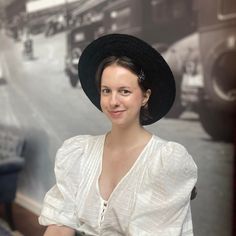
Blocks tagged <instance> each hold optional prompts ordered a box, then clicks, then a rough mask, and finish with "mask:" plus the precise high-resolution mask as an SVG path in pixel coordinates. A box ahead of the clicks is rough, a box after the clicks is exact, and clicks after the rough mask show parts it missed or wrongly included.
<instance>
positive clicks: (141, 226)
mask: <svg viewBox="0 0 236 236" xmlns="http://www.w3.org/2000/svg"><path fill="white" fill-rule="evenodd" d="M104 141H105V135H100V136H90V135H81V136H76V137H73V138H71V139H68V140H66V141H65V142H64V144H63V145H62V147H61V148H60V149H59V150H58V152H57V156H56V164H55V175H56V181H57V183H56V185H55V186H54V187H53V188H52V189H50V190H49V191H48V193H47V194H46V196H45V199H44V204H43V208H42V212H41V215H40V217H39V222H40V224H42V225H50V224H58V225H66V226H69V227H72V228H74V229H76V230H77V231H79V232H84V233H85V234H86V235H102V236H116V235H129V236H150V235H153V236H154V235H155V236H156V235H157V236H190V235H191V236H192V235H193V230H192V218H191V210H190V195H191V191H192V189H193V187H194V185H195V183H196V180H197V167H196V165H195V163H194V161H193V159H192V157H191V156H190V155H189V154H188V152H187V151H186V149H185V148H184V147H183V146H182V145H180V144H178V143H175V142H168V141H165V140H163V139H161V138H159V137H157V136H155V135H153V136H152V138H151V139H150V141H149V142H148V144H147V145H146V146H145V148H144V149H143V151H142V153H141V154H140V155H139V157H138V159H137V160H136V162H135V163H134V165H133V166H132V168H131V169H130V170H129V172H128V173H127V174H126V175H125V176H124V177H123V178H122V180H121V181H120V182H119V184H118V185H117V187H116V188H115V189H114V191H113V192H112V194H111V196H110V198H109V199H108V201H107V206H106V207H104V201H103V199H102V198H101V196H100V194H99V189H98V178H99V176H100V173H101V165H102V154H103V147H104Z"/></svg>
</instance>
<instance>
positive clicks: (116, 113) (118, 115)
mask: <svg viewBox="0 0 236 236" xmlns="http://www.w3.org/2000/svg"><path fill="white" fill-rule="evenodd" d="M123 112H124V110H122V111H109V114H110V115H111V116H112V117H114V118H116V117H120V116H121V115H122V113H123Z"/></svg>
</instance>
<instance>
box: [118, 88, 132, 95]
mask: <svg viewBox="0 0 236 236" xmlns="http://www.w3.org/2000/svg"><path fill="white" fill-rule="evenodd" d="M120 93H121V94H122V95H129V94H130V91H129V90H127V89H122V90H121V91H120Z"/></svg>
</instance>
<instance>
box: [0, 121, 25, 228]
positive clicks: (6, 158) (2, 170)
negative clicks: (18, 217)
mask: <svg viewBox="0 0 236 236" xmlns="http://www.w3.org/2000/svg"><path fill="white" fill-rule="evenodd" d="M23 145H24V140H23V137H22V135H21V134H20V132H19V130H17V129H16V128H14V127H6V126H3V125H0V203H1V204H4V207H5V214H6V220H7V221H8V223H9V225H10V227H11V228H12V229H14V228H15V226H14V222H13V217H12V202H13V201H14V199H15V196H16V189H17V176H18V173H19V171H20V170H21V169H22V168H23V166H24V159H23V158H22V157H21V153H22V150H23Z"/></svg>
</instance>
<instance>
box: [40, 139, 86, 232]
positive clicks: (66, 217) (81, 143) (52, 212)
mask: <svg viewBox="0 0 236 236" xmlns="http://www.w3.org/2000/svg"><path fill="white" fill-rule="evenodd" d="M85 145H86V136H76V137H73V138H70V139H68V140H66V141H65V142H64V143H63V145H62V146H61V148H59V149H58V151H57V154H56V160H55V169H54V170H55V176H56V184H55V185H54V186H53V187H52V188H51V189H50V190H49V191H48V192H47V193H46V195H45V198H44V202H43V207H42V211H41V215H40V217H39V223H40V224H41V225H50V224H57V225H65V226H68V227H71V228H76V227H77V225H76V220H75V219H76V215H75V197H76V192H77V189H78V184H79V180H78V178H76V173H79V171H80V169H81V165H82V161H83V158H82V156H83V153H84V149H85Z"/></svg>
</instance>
